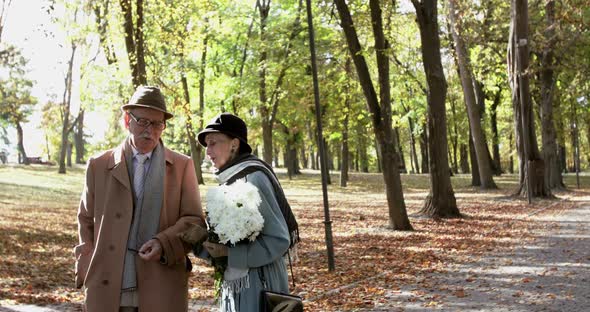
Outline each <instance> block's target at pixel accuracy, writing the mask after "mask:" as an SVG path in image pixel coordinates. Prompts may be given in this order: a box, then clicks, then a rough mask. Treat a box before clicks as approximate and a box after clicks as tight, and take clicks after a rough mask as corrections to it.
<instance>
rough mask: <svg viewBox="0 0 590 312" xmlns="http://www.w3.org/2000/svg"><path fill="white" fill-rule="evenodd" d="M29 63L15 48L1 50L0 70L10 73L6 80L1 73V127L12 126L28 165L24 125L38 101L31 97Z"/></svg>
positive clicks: (18, 145) (21, 153) (19, 148)
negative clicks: (28, 73)
mask: <svg viewBox="0 0 590 312" xmlns="http://www.w3.org/2000/svg"><path fill="white" fill-rule="evenodd" d="M27 63H28V61H27V60H26V59H25V58H24V57H23V56H22V54H21V52H20V50H18V49H17V48H16V47H13V46H7V47H5V48H4V47H3V48H0V69H1V70H2V71H5V72H8V77H6V78H4V77H3V75H2V73H0V125H1V126H2V128H4V126H5V125H12V126H14V128H15V129H16V133H17V144H16V146H17V150H18V152H19V154H20V159H22V161H23V163H24V164H26V165H28V164H29V159H28V158H27V153H26V151H25V145H24V133H23V128H22V124H23V123H25V122H27V121H28V117H29V116H30V115H31V114H32V112H33V109H32V106H33V105H34V104H35V103H36V99H35V98H34V97H32V96H31V89H32V88H33V81H31V80H29V79H28V78H27V77H26V75H27V69H26V68H27Z"/></svg>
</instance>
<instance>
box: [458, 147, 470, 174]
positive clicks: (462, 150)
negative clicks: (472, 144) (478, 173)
mask: <svg viewBox="0 0 590 312" xmlns="http://www.w3.org/2000/svg"><path fill="white" fill-rule="evenodd" d="M459 157H460V158H461V162H460V164H461V172H462V173H469V152H468V148H467V145H466V144H463V143H461V146H460V147H459Z"/></svg>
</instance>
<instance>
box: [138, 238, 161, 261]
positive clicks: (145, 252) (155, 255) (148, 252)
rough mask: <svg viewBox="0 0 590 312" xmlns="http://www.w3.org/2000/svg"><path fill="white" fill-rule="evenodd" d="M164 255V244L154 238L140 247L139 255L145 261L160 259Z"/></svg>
mask: <svg viewBox="0 0 590 312" xmlns="http://www.w3.org/2000/svg"><path fill="white" fill-rule="evenodd" d="M161 256H162V244H160V241H159V240H157V239H155V238H153V239H150V240H149V241H147V242H146V243H145V244H143V246H141V248H139V257H140V258H141V259H143V260H145V261H160V257H161Z"/></svg>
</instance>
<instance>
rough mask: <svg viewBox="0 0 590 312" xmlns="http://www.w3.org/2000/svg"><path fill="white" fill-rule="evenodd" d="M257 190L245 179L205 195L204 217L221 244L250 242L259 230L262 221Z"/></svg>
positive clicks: (219, 187) (215, 188)
mask: <svg viewBox="0 0 590 312" xmlns="http://www.w3.org/2000/svg"><path fill="white" fill-rule="evenodd" d="M260 202H261V199H260V194H259V193H258V188H256V186H254V185H253V184H251V183H248V182H246V181H244V180H237V181H236V182H235V183H233V184H231V185H221V186H218V187H213V188H210V189H209V191H208V192H207V215H208V218H209V223H210V225H211V227H212V228H213V231H214V232H215V233H216V234H217V235H219V242H220V243H222V244H226V243H228V242H229V243H231V244H235V243H237V242H239V241H241V240H244V239H249V240H250V241H253V240H255V239H256V236H258V234H260V231H262V227H263V226H264V219H263V218H262V215H261V214H260V211H259V210H258V207H259V206H260Z"/></svg>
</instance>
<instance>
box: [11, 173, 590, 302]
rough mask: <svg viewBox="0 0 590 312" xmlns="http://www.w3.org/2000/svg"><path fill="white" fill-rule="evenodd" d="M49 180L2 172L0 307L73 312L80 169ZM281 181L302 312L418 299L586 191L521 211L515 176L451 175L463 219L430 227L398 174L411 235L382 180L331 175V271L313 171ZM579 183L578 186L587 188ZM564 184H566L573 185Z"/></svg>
mask: <svg viewBox="0 0 590 312" xmlns="http://www.w3.org/2000/svg"><path fill="white" fill-rule="evenodd" d="M56 172H57V170H56V168H53V167H38V166H30V167H27V168H24V167H6V166H0V233H1V234H2V235H0V255H1V257H0V306H1V305H3V304H23V303H27V304H37V305H53V306H56V305H59V306H61V307H63V308H64V309H66V310H81V308H80V302H81V301H82V293H81V292H80V291H79V290H77V289H75V288H74V287H73V281H74V273H73V269H74V264H73V260H74V258H73V254H72V247H73V246H74V245H75V244H76V242H77V234H76V230H77V225H76V210H77V206H78V200H79V198H80V192H81V191H82V186H83V176H84V172H83V169H82V168H74V169H71V170H70V171H69V173H68V174H67V175H58V174H57V173H56ZM280 178H281V183H282V184H283V187H284V189H285V192H286V195H287V198H288V199H289V201H290V203H291V206H292V207H293V209H294V212H295V215H296V216H297V218H298V221H299V224H300V229H301V236H302V240H303V242H302V243H301V244H300V246H299V261H298V262H297V263H296V264H295V265H294V268H293V269H294V274H295V279H296V288H295V289H292V291H293V292H294V293H296V294H299V295H301V296H302V297H303V298H304V299H305V300H306V303H305V304H306V310H307V311H322V310H323V311H336V310H343V311H350V310H357V309H371V308H372V307H375V306H379V305H380V304H383V303H384V302H383V301H385V300H388V298H387V296H384V294H385V293H391V292H393V293H395V291H397V290H399V289H400V287H402V286H409V287H411V288H412V289H413V294H414V296H418V297H419V296H420V295H421V294H423V293H425V292H424V290H425V289H427V288H428V287H429V285H428V284H427V282H426V281H425V279H424V278H421V277H422V276H424V274H426V273H431V272H437V271H440V272H443V271H444V270H445V265H446V264H448V263H464V262H469V259H470V257H472V256H474V255H481V254H485V253H492V252H496V251H499V250H502V249H505V248H509V247H510V246H512V245H514V244H515V242H517V241H522V240H526V239H528V238H530V235H529V233H530V232H531V230H532V229H534V228H535V227H539V226H541V225H540V224H537V223H535V222H534V221H532V220H531V219H530V218H528V216H529V215H530V214H531V213H533V212H535V211H539V210H540V209H544V208H545V210H543V211H542V212H541V213H551V211H552V210H553V209H564V208H565V209H567V208H568V207H569V206H574V205H575V204H576V198H580V197H582V196H585V195H587V194H586V193H585V192H584V190H582V191H568V192H563V193H559V194H557V195H558V197H559V199H557V200H536V201H535V202H534V203H533V205H528V204H527V202H526V201H525V200H524V199H517V198H513V197H510V194H511V193H512V192H513V191H514V190H515V188H516V181H517V177H516V176H503V177H496V183H497V184H499V187H500V189H499V190H495V191H485V192H483V191H480V190H478V189H476V188H472V187H470V186H469V183H470V179H471V177H470V176H467V175H459V176H455V177H453V184H454V190H455V195H456V198H457V204H458V206H459V210H460V211H461V213H462V214H463V215H464V218H461V219H450V220H432V219H428V218H424V217H422V216H420V215H419V214H418V211H419V210H420V208H421V206H422V204H423V201H424V198H425V197H426V195H427V193H428V176H427V175H403V176H402V180H403V184H404V194H405V198H406V206H407V209H408V214H409V215H410V221H411V223H412V225H413V227H414V229H415V231H412V232H397V231H392V230H390V229H389V228H388V209H387V202H386V199H385V195H384V186H383V182H382V177H381V175H380V174H359V173H353V174H352V175H351V180H350V182H349V186H348V187H346V188H341V187H339V186H338V175H337V174H335V175H332V180H333V185H331V186H330V187H329V204H330V205H329V206H330V214H331V220H332V231H333V241H334V253H335V267H336V269H335V271H334V272H329V271H328V260H327V255H326V243H325V231H324V207H323V201H322V193H321V185H320V182H319V181H320V177H319V175H318V173H317V172H310V171H306V172H304V174H303V175H302V176H297V177H295V178H294V179H293V180H288V179H287V178H286V177H285V176H284V175H280ZM583 178H584V179H583V180H582V182H583V184H584V185H589V184H590V181H587V180H586V177H583ZM205 179H206V183H207V185H206V186H202V187H201V188H202V189H201V193H202V195H204V194H205V193H206V189H207V187H208V186H209V185H213V180H212V177H211V176H209V175H207V176H206V178H205ZM567 179H572V178H571V177H567ZM567 179H566V183H568V182H572V181H569V180H567ZM569 185H575V184H574V183H569ZM544 226H546V225H544ZM191 257H192V256H191ZM192 260H193V264H194V269H193V272H192V277H191V279H190V297H191V298H192V299H193V300H210V299H211V298H212V296H213V289H212V287H213V279H212V270H211V269H210V268H209V267H208V266H207V264H206V263H205V262H204V261H202V260H198V259H195V258H194V257H192ZM455 295H456V296H461V294H460V293H457V294H455ZM426 302H428V301H426Z"/></svg>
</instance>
